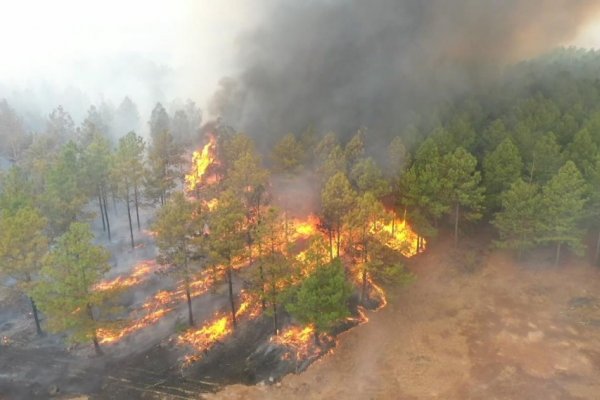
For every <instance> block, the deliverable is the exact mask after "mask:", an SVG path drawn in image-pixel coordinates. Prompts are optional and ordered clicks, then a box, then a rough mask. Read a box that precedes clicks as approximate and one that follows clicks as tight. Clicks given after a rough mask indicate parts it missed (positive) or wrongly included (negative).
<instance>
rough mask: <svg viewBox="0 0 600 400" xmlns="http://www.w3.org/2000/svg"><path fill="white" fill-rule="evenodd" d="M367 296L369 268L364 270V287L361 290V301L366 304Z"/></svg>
mask: <svg viewBox="0 0 600 400" xmlns="http://www.w3.org/2000/svg"><path fill="white" fill-rule="evenodd" d="M366 298H367V269H366V268H363V270H362V289H361V291H360V302H361V303H362V304H363V305H364V302H365V299H366Z"/></svg>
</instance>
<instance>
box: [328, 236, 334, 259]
mask: <svg viewBox="0 0 600 400" xmlns="http://www.w3.org/2000/svg"><path fill="white" fill-rule="evenodd" d="M327 233H328V234H329V261H333V230H332V229H327Z"/></svg>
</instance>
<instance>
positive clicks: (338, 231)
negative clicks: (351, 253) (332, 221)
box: [335, 226, 342, 257]
mask: <svg viewBox="0 0 600 400" xmlns="http://www.w3.org/2000/svg"><path fill="white" fill-rule="evenodd" d="M336 236H337V237H336V238H335V239H336V247H335V250H336V254H337V257H339V256H340V244H341V241H342V238H341V234H340V227H339V226H338V227H337V229H336Z"/></svg>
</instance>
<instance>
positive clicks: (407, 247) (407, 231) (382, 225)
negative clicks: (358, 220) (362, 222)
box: [372, 218, 425, 257]
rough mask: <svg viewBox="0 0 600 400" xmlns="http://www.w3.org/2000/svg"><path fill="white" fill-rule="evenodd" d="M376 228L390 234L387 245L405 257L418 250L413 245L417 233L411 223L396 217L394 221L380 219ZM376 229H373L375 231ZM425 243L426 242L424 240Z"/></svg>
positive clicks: (412, 254)
mask: <svg viewBox="0 0 600 400" xmlns="http://www.w3.org/2000/svg"><path fill="white" fill-rule="evenodd" d="M375 229H380V230H381V231H383V232H385V233H386V234H387V235H389V239H388V241H387V242H386V245H387V246H388V247H389V248H391V249H393V250H396V251H399V252H400V253H402V254H403V255H404V256H405V257H412V256H414V255H416V254H417V253H418V252H417V250H416V249H415V248H414V247H413V246H412V243H414V242H416V241H417V234H416V233H415V232H413V230H412V229H411V227H410V225H408V224H407V223H406V221H403V220H401V219H397V218H394V219H392V221H390V222H387V221H378V222H377V223H376V227H375ZM375 229H372V231H374V230H375ZM423 244H425V243H424V242H423Z"/></svg>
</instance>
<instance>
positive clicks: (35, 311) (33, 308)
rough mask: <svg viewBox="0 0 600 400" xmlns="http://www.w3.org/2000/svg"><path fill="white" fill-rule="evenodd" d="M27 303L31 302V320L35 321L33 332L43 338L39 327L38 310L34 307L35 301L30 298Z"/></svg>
mask: <svg viewBox="0 0 600 400" xmlns="http://www.w3.org/2000/svg"><path fill="white" fill-rule="evenodd" d="M29 301H30V302H31V310H32V311H33V320H34V321H35V330H36V332H37V334H38V336H43V335H44V332H43V331H42V327H41V325H40V316H39V315H38V308H37V306H36V305H35V301H34V300H33V297H30V298H29Z"/></svg>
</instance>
